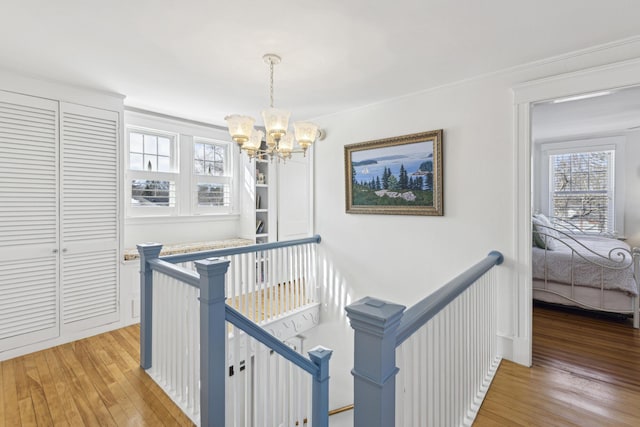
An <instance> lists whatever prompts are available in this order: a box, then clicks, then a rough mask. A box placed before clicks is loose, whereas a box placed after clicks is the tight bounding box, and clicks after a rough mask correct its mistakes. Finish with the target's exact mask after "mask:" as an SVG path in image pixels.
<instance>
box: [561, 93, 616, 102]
mask: <svg viewBox="0 0 640 427" xmlns="http://www.w3.org/2000/svg"><path fill="white" fill-rule="evenodd" d="M609 94H611V91H610V90H605V91H602V92H592V93H585V94H582V95H576V96H568V97H566V98H559V99H554V100H553V103H554V104H560V103H562V102H569V101H579V100H581V99H589V98H595V97H598V96H604V95H609Z"/></svg>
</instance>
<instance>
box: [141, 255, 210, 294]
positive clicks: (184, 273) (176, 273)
mask: <svg viewBox="0 0 640 427" xmlns="http://www.w3.org/2000/svg"><path fill="white" fill-rule="evenodd" d="M149 266H150V267H151V269H152V270H154V271H158V272H160V273H164V274H166V275H167V276H169V277H173V278H174V279H178V280H180V281H181V282H184V283H186V284H187V285H190V286H193V287H194V288H198V289H199V288H200V276H198V275H197V274H196V273H195V272H194V271H189V270H187V269H184V268H182V267H180V266H178V265H175V264H171V263H169V262H166V261H164V260H162V259H159V258H156V259H152V260H150V261H149Z"/></svg>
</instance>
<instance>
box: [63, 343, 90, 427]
mask: <svg viewBox="0 0 640 427" xmlns="http://www.w3.org/2000/svg"><path fill="white" fill-rule="evenodd" d="M52 350H53V352H54V354H55V360H56V363H57V366H58V367H59V369H60V370H59V372H60V375H61V377H62V381H63V382H64V385H65V386H66V389H67V390H66V391H67V398H68V399H70V400H71V402H73V406H74V407H75V409H76V410H77V412H78V414H79V415H80V418H81V419H82V424H84V425H99V424H100V422H99V421H98V417H97V414H95V413H94V412H93V408H92V407H91V405H90V404H89V401H88V400H87V396H86V395H85V393H84V391H83V390H82V388H81V386H80V380H79V379H78V378H77V377H76V376H75V375H74V374H73V372H72V371H71V370H70V368H69V367H68V366H67V364H66V363H65V355H64V354H63V352H62V346H59V347H54V348H53V349H52Z"/></svg>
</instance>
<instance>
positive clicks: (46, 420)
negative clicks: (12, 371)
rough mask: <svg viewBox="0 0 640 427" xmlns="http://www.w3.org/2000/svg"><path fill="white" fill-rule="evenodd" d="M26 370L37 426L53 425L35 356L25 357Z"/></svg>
mask: <svg viewBox="0 0 640 427" xmlns="http://www.w3.org/2000/svg"><path fill="white" fill-rule="evenodd" d="M24 369H25V374H26V379H27V382H28V384H29V395H30V396H31V403H32V405H33V409H34V412H35V415H36V421H37V424H38V425H41V426H47V425H52V424H53V419H52V418H51V414H50V412H49V405H48V403H47V398H46V397H45V394H44V390H43V388H42V382H41V380H40V374H39V373H38V368H37V367H36V362H35V358H34V355H33V354H29V355H27V356H25V358H24Z"/></svg>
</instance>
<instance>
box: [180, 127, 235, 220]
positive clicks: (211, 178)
mask: <svg viewBox="0 0 640 427" xmlns="http://www.w3.org/2000/svg"><path fill="white" fill-rule="evenodd" d="M196 144H209V145H215V146H218V147H223V148H224V151H225V161H224V174H223V175H222V176H221V175H198V174H196V171H195V160H196V159H195V154H196V153H195V147H196ZM190 146H191V156H190V160H191V170H190V174H189V175H190V178H191V180H190V186H189V193H190V195H191V203H190V207H191V212H192V214H193V215H202V214H219V213H227V214H230V213H232V212H233V207H234V205H235V203H234V193H235V191H234V179H233V177H234V170H235V168H234V167H233V165H234V155H233V145H232V144H231V142H229V141H223V140H220V139H214V138H206V137H202V136H194V137H193V141H192V142H191V144H190ZM202 183H206V184H222V185H226V186H227V191H228V196H227V197H228V198H229V205H228V206H200V205H199V204H198V192H197V185H198V184H202Z"/></svg>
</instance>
